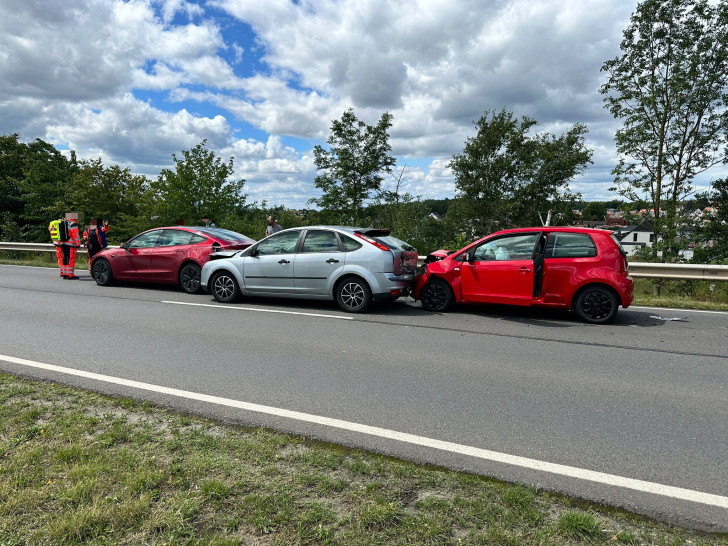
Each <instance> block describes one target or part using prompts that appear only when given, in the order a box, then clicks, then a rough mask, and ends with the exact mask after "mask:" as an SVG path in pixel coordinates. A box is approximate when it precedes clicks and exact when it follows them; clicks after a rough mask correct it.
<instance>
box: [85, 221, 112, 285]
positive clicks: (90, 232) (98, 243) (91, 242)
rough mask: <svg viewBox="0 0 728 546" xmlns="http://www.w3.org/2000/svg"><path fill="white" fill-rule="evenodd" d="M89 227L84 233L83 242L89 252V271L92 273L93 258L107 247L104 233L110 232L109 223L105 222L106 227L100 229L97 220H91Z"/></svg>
mask: <svg viewBox="0 0 728 546" xmlns="http://www.w3.org/2000/svg"><path fill="white" fill-rule="evenodd" d="M89 224H90V225H89V226H88V227H87V228H86V229H85V230H84V232H83V240H84V242H85V243H86V249H87V251H88V270H89V272H90V271H91V258H93V257H94V255H95V254H96V253H97V252H101V250H103V248H104V247H105V246H106V237H105V236H104V235H102V233H104V234H105V233H108V232H109V221H108V220H104V225H103V226H102V227H99V226H98V225H97V224H96V218H91V220H89Z"/></svg>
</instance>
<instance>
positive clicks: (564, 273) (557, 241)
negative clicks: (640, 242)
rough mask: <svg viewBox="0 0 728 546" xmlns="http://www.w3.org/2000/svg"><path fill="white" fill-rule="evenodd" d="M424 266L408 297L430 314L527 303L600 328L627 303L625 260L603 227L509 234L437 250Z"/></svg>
mask: <svg viewBox="0 0 728 546" xmlns="http://www.w3.org/2000/svg"><path fill="white" fill-rule="evenodd" d="M432 260H439V261H432ZM427 262H430V263H427ZM427 262H426V265H425V266H424V267H423V270H424V271H423V273H422V274H421V275H420V276H418V277H417V280H416V281H415V290H414V298H415V299H420V300H422V306H423V307H424V308H425V309H429V310H430V311H445V310H447V309H448V308H449V307H451V306H452V304H453V303H455V302H480V303H498V304H511V305H524V306H530V305H533V306H540V307H552V308H559V309H572V310H575V311H576V314H577V315H578V316H579V317H580V318H581V319H582V320H584V321H586V322H591V323H595V324H603V323H606V322H609V321H611V320H612V319H613V318H614V316H615V315H616V314H617V309H618V307H619V306H620V305H621V306H622V307H624V308H627V307H629V305H630V304H631V303H632V295H633V291H634V281H633V280H632V277H630V275H629V269H628V264H627V255H626V253H625V252H624V250H623V249H622V246H621V245H620V244H619V241H617V239H616V237H614V235H613V234H612V232H610V231H606V230H599V229H587V228H568V227H534V228H523V229H510V230H506V231H499V232H497V233H493V234H491V235H488V236H487V237H484V238H482V239H480V240H478V241H476V242H474V243H472V244H470V245H468V246H466V247H465V248H463V249H461V250H459V251H457V252H454V253H451V254H449V255H447V253H446V252H444V251H438V252H435V253H433V254H432V255H430V256H428V260H427Z"/></svg>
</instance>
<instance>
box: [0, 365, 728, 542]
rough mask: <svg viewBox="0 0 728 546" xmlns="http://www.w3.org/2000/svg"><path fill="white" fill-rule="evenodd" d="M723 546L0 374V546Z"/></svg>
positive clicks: (527, 493) (616, 516)
mask: <svg viewBox="0 0 728 546" xmlns="http://www.w3.org/2000/svg"><path fill="white" fill-rule="evenodd" d="M81 543H84V544H159V545H162V544H206V545H223V544H256V545H257V544H266V545H267V544H271V545H290V544H332V545H334V544H335V545H360V544H361V545H365V544H366V545H369V544H372V545H374V544H412V545H420V544H424V545H427V544H431V545H450V544H452V545H456V544H473V545H477V544H504V545H560V544H660V545H673V544H674V545H678V544H691V545H722V546H726V545H728V538H726V537H720V536H708V535H703V534H700V533H697V532H693V531H689V530H685V529H680V528H677V527H672V526H668V525H663V524H660V523H656V522H653V521H650V520H648V519H646V518H642V517H639V516H635V515H632V514H628V513H625V512H622V511H619V510H615V509H613V508H608V507H603V506H598V505H595V504H589V503H584V502H581V501H576V500H573V499H569V498H565V497H562V496H557V495H553V494H549V493H545V492H542V491H538V490H536V489H534V488H529V487H524V486H520V485H509V484H505V483H501V482H498V481H494V480H490V479H486V478H483V477H479V476H473V475H469V474H462V473H457V472H454V471H447V470H442V469H438V468H433V467H429V466H421V465H416V464H412V463H409V462H405V461H400V460H395V459H392V458H388V457H383V456H379V455H373V454H369V453H365V452H362V451H357V450H351V449H345V448H342V447H339V446H335V445H329V444H323V443H318V442H314V441H310V440H307V439H306V438H302V437H298V436H289V435H285V434H279V433H276V432H273V431H270V430H265V429H250V428H241V427H236V426H228V425H225V424H222V423H219V422H215V421H211V420H207V419H204V418H199V417H194V416H189V415H180V414H177V413H174V412H171V411H168V410H165V409H160V408H157V407H155V406H153V405H151V404H148V403H137V402H134V401H132V400H129V399H114V398H110V397H107V396H103V395H100V394H97V393H92V392H87V391H83V390H77V389H72V388H69V387H64V386H59V385H54V384H50V383H45V382H35V381H29V380H23V379H19V378H16V377H13V376H10V375H6V374H0V545H3V546H9V545H20V544H38V545H44V544H48V545H64V544H81Z"/></svg>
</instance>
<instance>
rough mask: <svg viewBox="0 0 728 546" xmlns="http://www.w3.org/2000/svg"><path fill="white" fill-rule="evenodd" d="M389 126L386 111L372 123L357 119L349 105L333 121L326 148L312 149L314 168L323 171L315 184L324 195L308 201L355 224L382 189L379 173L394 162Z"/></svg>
mask: <svg viewBox="0 0 728 546" xmlns="http://www.w3.org/2000/svg"><path fill="white" fill-rule="evenodd" d="M391 126H392V114H390V113H389V112H385V113H384V114H382V117H381V118H380V119H379V122H378V123H377V124H376V125H373V126H372V125H367V124H366V123H364V122H363V121H361V120H359V119H358V118H357V117H356V116H355V115H354V111H353V109H351V108H350V109H349V110H347V111H346V112H344V114H343V116H342V117H341V120H334V121H333V122H332V124H331V135H330V136H329V138H328V140H327V141H326V142H327V143H328V145H329V149H328V150H326V149H324V148H323V147H322V146H319V145H317V146H316V147H315V148H314V162H315V164H316V168H317V169H318V170H319V171H322V174H320V175H318V176H317V177H316V180H315V182H314V184H315V186H316V187H317V188H319V189H320V190H322V191H323V195H322V196H321V197H318V198H313V199H310V200H309V203H315V204H317V205H319V206H320V207H322V208H324V209H327V210H328V211H330V213H332V215H333V216H335V217H338V220H339V221H342V222H345V223H351V224H354V225H357V224H358V223H359V221H360V219H361V216H362V214H361V212H362V208H363V207H364V205H365V203H366V202H367V201H368V200H369V199H370V198H371V196H372V194H373V193H376V192H379V191H380V189H381V185H382V173H384V172H387V173H389V172H391V171H392V166H393V165H394V164H395V159H394V157H393V156H391V155H389V152H390V151H391V149H392V147H391V146H390V145H389V134H388V133H387V130H388V129H389V128H390V127H391Z"/></svg>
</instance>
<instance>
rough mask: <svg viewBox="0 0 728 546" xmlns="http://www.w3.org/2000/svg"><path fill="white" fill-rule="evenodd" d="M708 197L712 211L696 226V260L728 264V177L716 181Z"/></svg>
mask: <svg viewBox="0 0 728 546" xmlns="http://www.w3.org/2000/svg"><path fill="white" fill-rule="evenodd" d="M706 197H707V198H708V199H710V204H711V208H712V212H711V213H710V214H709V215H707V217H704V218H703V219H702V221H701V222H700V223H699V224H698V226H697V227H696V230H695V238H696V248H695V255H694V260H695V261H696V262H699V263H723V264H728V178H723V179H722V180H716V181H714V182H713V184H712V188H711V191H710V192H708V194H707V195H706Z"/></svg>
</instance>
